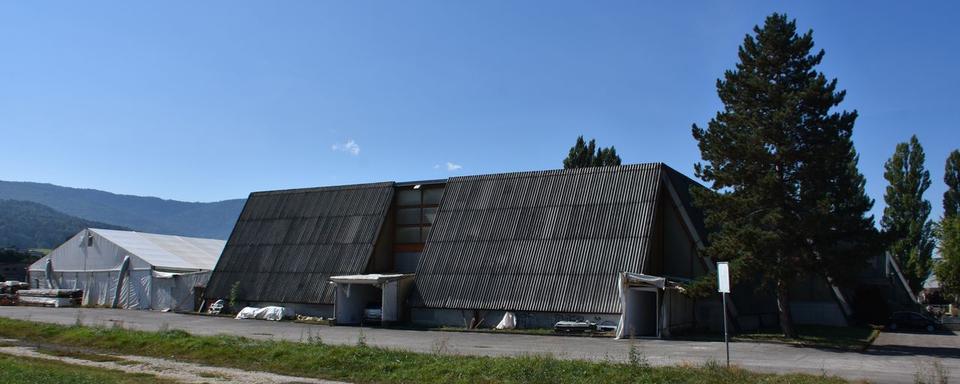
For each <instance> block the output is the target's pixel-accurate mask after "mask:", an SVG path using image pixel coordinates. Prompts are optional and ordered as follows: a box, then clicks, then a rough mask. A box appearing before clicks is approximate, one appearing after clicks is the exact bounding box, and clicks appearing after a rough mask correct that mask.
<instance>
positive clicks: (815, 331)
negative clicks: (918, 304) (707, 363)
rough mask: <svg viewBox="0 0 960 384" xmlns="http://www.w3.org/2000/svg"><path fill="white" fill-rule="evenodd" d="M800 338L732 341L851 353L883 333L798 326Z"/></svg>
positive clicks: (765, 335)
mask: <svg viewBox="0 0 960 384" xmlns="http://www.w3.org/2000/svg"><path fill="white" fill-rule="evenodd" d="M797 332H798V333H799V335H800V337H799V338H797V339H788V338H786V337H784V336H783V333H782V331H781V330H780V329H779V328H776V329H765V330H760V331H754V332H749V333H742V334H739V335H733V336H731V337H730V341H732V342H738V341H744V342H765V343H782V344H790V345H797V346H802V347H813V348H831V349H841V350H850V351H863V350H865V349H867V347H869V346H870V344H872V343H873V340H874V339H876V338H877V335H879V334H880V331H879V330H878V329H876V328H872V327H828V326H820V325H798V326H797ZM677 339H681V340H698V341H723V334H722V333H716V332H714V333H709V334H706V333H696V334H686V335H680V336H678V337H677Z"/></svg>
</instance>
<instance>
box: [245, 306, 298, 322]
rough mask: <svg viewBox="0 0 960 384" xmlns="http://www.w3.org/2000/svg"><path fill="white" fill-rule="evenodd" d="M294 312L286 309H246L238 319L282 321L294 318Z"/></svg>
mask: <svg viewBox="0 0 960 384" xmlns="http://www.w3.org/2000/svg"><path fill="white" fill-rule="evenodd" d="M293 316H294V314H293V311H288V310H287V308H286V307H263V308H257V307H245V308H243V309H241V310H240V313H238V314H237V317H236V319H237V320H242V319H256V320H273V321H280V320H283V319H284V318H286V317H293Z"/></svg>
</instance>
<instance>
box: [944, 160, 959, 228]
mask: <svg viewBox="0 0 960 384" xmlns="http://www.w3.org/2000/svg"><path fill="white" fill-rule="evenodd" d="M943 172H944V174H943V182H944V183H946V184H947V191H946V192H944V193H943V217H944V218H949V217H956V216H957V213H960V150H956V149H955V150H953V152H950V156H948V157H947V164H946V166H944V171H943Z"/></svg>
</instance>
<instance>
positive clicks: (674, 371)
mask: <svg viewBox="0 0 960 384" xmlns="http://www.w3.org/2000/svg"><path fill="white" fill-rule="evenodd" d="M0 337H9V338H19V339H22V340H26V341H31V342H37V343H50V344H56V345H65V346H74V347H84V348H89V349H93V350H97V351H102V352H110V353H122V354H136V355H144V356H155V357H163V358H174V359H177V360H182V361H189V362H195V363H201V364H206V365H214V366H224V367H234V368H240V369H246V370H259V371H267V372H274V373H279V374H285V375H292V376H304V377H314V378H321V379H331V380H342V381H348V382H354V383H410V382H418V383H591V384H593V383H790V384H805V383H842V382H844V381H843V380H841V379H837V378H831V377H821V376H811V375H798V374H791V375H768V374H758V373H752V372H748V371H745V370H742V369H737V368H733V369H726V368H723V367H721V366H720V365H718V364H707V365H704V366H692V365H691V366H677V367H656V368H652V367H650V366H648V365H647V364H645V361H646V359H645V358H637V359H631V360H632V361H634V364H627V363H614V362H586V361H570V360H560V359H556V358H554V357H551V356H522V357H476V356H458V355H448V354H440V353H436V354H423V353H412V352H404V351H396V350H388V349H382V348H375V347H368V346H362V345H358V346H342V345H326V344H321V343H295V342H286V341H266V340H262V341H261V340H251V339H246V338H242V337H234V336H192V335H190V334H188V333H186V332H183V331H177V330H173V331H167V332H141V331H131V330H124V329H119V328H99V327H84V326H69V327H68V326H60V325H51V324H40V323H33V322H27V321H21V320H10V319H0ZM641 357H642V356H641Z"/></svg>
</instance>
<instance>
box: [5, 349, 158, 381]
mask: <svg viewBox="0 0 960 384" xmlns="http://www.w3.org/2000/svg"><path fill="white" fill-rule="evenodd" d="M0 383H4V384H33V383H38V384H39V383H64V384H87V383H89V384H99V383H124V384H125V383H130V384H134V383H148V384H149V383H158V384H159V383H172V382H171V381H166V380H161V379H159V378H157V377H156V376H153V375H149V374H129V373H124V372H120V371H112V370H105V369H97V368H91V367H82V366H77V365H69V364H63V363H59V362H53V361H46V360H39V359H31V358H25V357H14V356H7V355H0Z"/></svg>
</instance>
